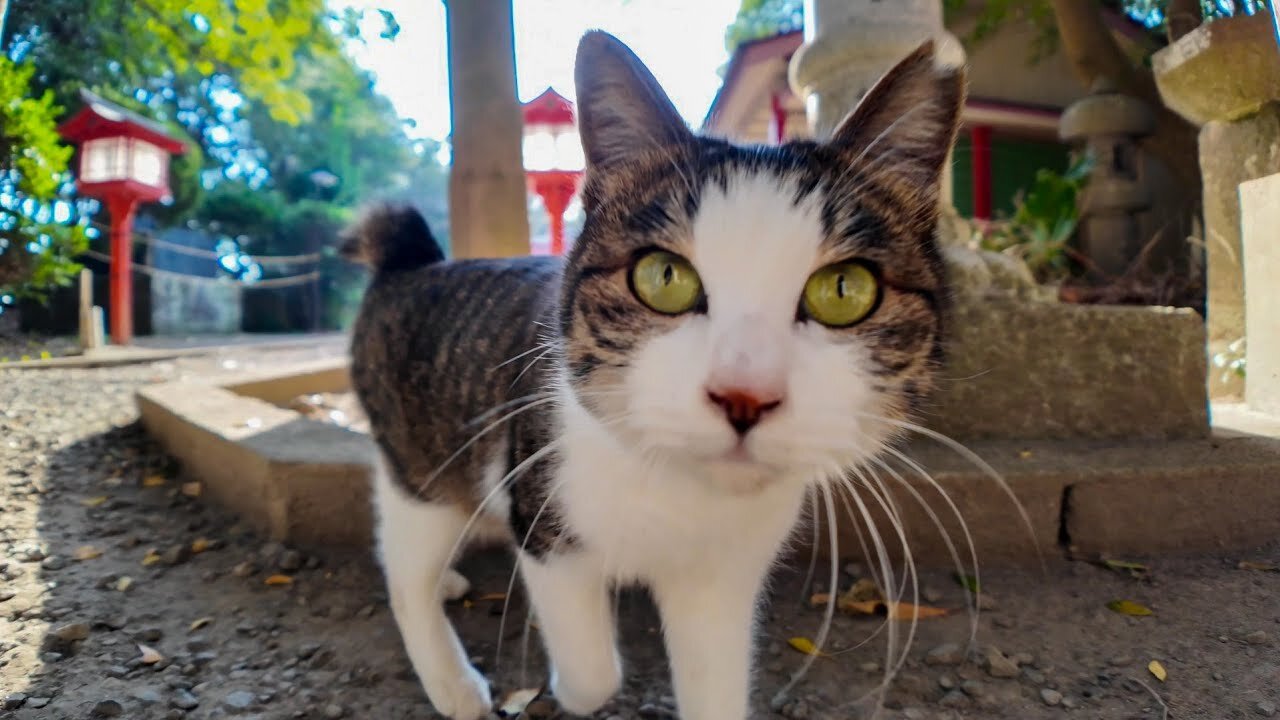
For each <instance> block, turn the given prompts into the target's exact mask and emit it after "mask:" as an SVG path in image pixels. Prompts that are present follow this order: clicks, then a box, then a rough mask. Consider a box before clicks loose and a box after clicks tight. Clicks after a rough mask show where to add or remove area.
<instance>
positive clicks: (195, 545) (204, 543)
mask: <svg viewBox="0 0 1280 720" xmlns="http://www.w3.org/2000/svg"><path fill="white" fill-rule="evenodd" d="M211 549H213V541H211V540H208V539H206V538H196V539H195V540H192V541H191V552H193V553H202V552H204V551H205V550H211Z"/></svg>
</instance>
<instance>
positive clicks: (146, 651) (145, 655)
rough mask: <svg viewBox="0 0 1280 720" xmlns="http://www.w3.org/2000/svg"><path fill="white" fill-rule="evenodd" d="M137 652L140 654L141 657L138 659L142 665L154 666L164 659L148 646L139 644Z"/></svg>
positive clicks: (158, 652)
mask: <svg viewBox="0 0 1280 720" xmlns="http://www.w3.org/2000/svg"><path fill="white" fill-rule="evenodd" d="M138 651H139V652H141V653H142V657H141V658H139V661H140V662H141V663H142V664H143V665H155V664H156V663H158V662H160V661H161V660H163V659H164V656H163V655H161V654H160V651H158V650H156V649H155V648H153V647H151V646H150V645H141V644H140V645H138Z"/></svg>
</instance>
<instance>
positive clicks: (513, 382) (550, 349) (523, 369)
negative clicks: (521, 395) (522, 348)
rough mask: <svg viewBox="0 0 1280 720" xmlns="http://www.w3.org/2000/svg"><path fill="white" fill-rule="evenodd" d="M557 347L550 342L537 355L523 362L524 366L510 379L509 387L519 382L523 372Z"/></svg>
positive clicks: (545, 357)
mask: <svg viewBox="0 0 1280 720" xmlns="http://www.w3.org/2000/svg"><path fill="white" fill-rule="evenodd" d="M557 349H558V347H557V346H556V345H554V344H552V345H548V346H547V348H546V349H545V350H543V351H542V352H540V353H538V355H537V356H536V357H534V358H533V359H532V360H530V361H529V362H528V363H527V364H525V366H524V367H523V368H521V370H520V372H519V373H517V374H516V378H515V379H514V380H512V381H511V387H515V386H516V383H518V382H520V378H522V377H524V375H525V373H527V372H529V370H530V369H531V368H532V367H533V366H534V365H537V364H538V363H540V362H542V361H543V360H546V359H547V356H548V355H550V354H551V353H553V352H555V351H556V350H557Z"/></svg>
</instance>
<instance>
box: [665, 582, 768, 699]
mask: <svg viewBox="0 0 1280 720" xmlns="http://www.w3.org/2000/svg"><path fill="white" fill-rule="evenodd" d="M763 575H764V573H763V571H761V572H760V573H754V572H750V571H746V570H745V569H744V568H734V569H732V570H729V571H725V570H721V569H717V570H712V571H709V572H707V573H705V574H702V575H699V576H691V575H679V576H672V577H663V578H655V579H654V581H653V584H652V590H653V593H654V597H655V599H656V600H657V603H658V609H659V611H660V612H661V613H662V625H663V628H664V631H665V634H666V643H667V655H668V656H669V657H670V661H671V679H672V682H673V683H674V685H675V693H676V703H677V705H678V706H679V710H680V718H681V720H743V719H744V718H746V717H747V703H748V696H749V695H750V691H751V659H752V657H751V656H752V650H753V643H752V635H753V633H754V630H755V611H756V604H757V597H758V595H759V593H760V588H761V586H762V584H763Z"/></svg>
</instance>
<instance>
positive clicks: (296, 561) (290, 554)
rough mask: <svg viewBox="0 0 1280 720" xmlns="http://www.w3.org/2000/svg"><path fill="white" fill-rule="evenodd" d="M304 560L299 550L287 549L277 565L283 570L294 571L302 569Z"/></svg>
mask: <svg viewBox="0 0 1280 720" xmlns="http://www.w3.org/2000/svg"><path fill="white" fill-rule="evenodd" d="M302 562H303V560H302V553H300V552H298V551H297V550H285V551H284V552H283V553H282V554H281V555H280V560H279V562H277V563H276V565H277V566H278V567H279V568H280V569H281V570H288V571H293V570H300V569H302Z"/></svg>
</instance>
